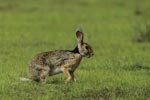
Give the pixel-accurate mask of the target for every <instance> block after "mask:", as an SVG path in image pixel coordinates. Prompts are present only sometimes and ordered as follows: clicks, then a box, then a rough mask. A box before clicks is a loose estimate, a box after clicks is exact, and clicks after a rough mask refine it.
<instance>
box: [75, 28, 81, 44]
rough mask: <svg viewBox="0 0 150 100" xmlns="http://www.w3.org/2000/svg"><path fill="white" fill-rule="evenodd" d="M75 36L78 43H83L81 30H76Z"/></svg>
mask: <svg viewBox="0 0 150 100" xmlns="http://www.w3.org/2000/svg"><path fill="white" fill-rule="evenodd" d="M76 36H77V40H78V43H83V32H82V30H81V28H77V30H76Z"/></svg>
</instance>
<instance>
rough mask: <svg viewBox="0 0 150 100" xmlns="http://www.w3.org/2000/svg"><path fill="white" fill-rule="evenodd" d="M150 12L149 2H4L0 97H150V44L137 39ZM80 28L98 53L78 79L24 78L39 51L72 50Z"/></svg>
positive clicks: (30, 99)
mask: <svg viewBox="0 0 150 100" xmlns="http://www.w3.org/2000/svg"><path fill="white" fill-rule="evenodd" d="M149 10H150V1H149V0H142V1H141V0H126V1H125V0H124V1H123V0H0V54H1V55H0V100H150V43H148V42H145V43H134V42H133V41H132V39H133V38H134V37H135V36H136V35H137V34H138V30H136V29H137V28H140V27H142V26H143V24H145V21H149V17H150V13H149ZM77 26H81V27H82V28H83V31H84V34H85V41H86V42H88V43H89V44H91V45H92V47H93V50H94V52H95V55H94V56H93V57H92V58H90V59H87V58H85V59H83V60H82V62H81V64H80V66H79V68H78V69H77V70H76V72H75V74H76V77H77V82H76V83H70V84H68V85H65V84H64V80H65V79H66V76H65V75H64V74H60V75H56V76H53V77H49V79H48V82H47V84H46V85H40V84H38V83H36V82H21V81H20V80H19V78H20V77H27V63H28V61H29V60H30V59H31V58H32V57H33V56H34V55H35V54H37V53H39V52H43V51H49V50H56V49H73V48H74V47H75V45H76V37H75V29H76V27H77Z"/></svg>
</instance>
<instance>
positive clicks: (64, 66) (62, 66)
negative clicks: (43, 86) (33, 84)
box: [21, 28, 94, 83]
mask: <svg viewBox="0 0 150 100" xmlns="http://www.w3.org/2000/svg"><path fill="white" fill-rule="evenodd" d="M76 37H77V46H76V47H75V49H73V50H56V51H48V52H42V53H39V54H37V55H36V56H35V57H33V59H32V60H31V61H30V63H29V71H28V72H29V79H27V78H21V80H22V81H30V80H34V81H37V82H41V83H46V81H47V78H48V76H52V75H56V74H59V73H65V74H66V75H67V80H66V81H65V83H68V82H69V81H71V80H73V81H75V76H74V71H75V70H76V68H77V67H78V66H79V64H80V62H81V60H82V58H83V57H88V58H89V57H91V56H93V55H94V53H93V50H92V48H91V46H90V45H89V44H87V43H85V42H83V32H82V31H81V29H79V28H78V29H77V31H76Z"/></svg>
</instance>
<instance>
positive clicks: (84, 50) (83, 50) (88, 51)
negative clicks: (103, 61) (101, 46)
mask: <svg viewBox="0 0 150 100" xmlns="http://www.w3.org/2000/svg"><path fill="white" fill-rule="evenodd" d="M76 36H77V41H78V51H79V53H80V54H81V56H82V57H88V58H89V57H91V56H93V55H94V53H93V50H92V47H91V46H90V45H89V44H88V43H85V42H83V32H82V31H81V29H79V28H78V29H77V31H76Z"/></svg>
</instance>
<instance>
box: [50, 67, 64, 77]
mask: <svg viewBox="0 0 150 100" xmlns="http://www.w3.org/2000/svg"><path fill="white" fill-rule="evenodd" d="M62 72H63V70H62V69H61V68H59V67H57V68H54V69H53V70H52V71H50V75H55V74H59V73H62Z"/></svg>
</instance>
